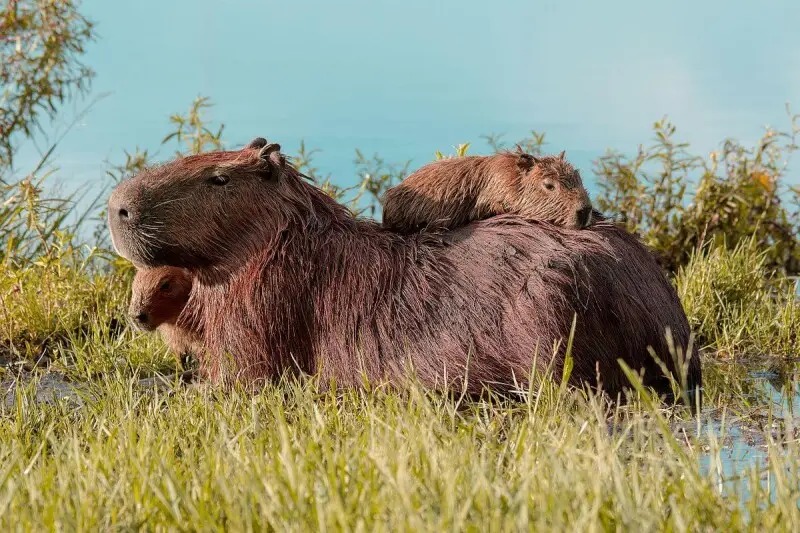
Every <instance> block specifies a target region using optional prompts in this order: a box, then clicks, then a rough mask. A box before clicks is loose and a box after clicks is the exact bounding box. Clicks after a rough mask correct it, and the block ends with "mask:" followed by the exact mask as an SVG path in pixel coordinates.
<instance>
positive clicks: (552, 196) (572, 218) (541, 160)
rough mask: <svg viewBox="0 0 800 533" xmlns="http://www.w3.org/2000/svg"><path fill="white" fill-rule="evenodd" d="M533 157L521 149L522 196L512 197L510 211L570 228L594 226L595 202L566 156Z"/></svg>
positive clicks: (562, 153) (520, 185) (519, 153)
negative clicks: (590, 197)
mask: <svg viewBox="0 0 800 533" xmlns="http://www.w3.org/2000/svg"><path fill="white" fill-rule="evenodd" d="M564 155H565V153H564V152H561V153H560V154H559V155H558V156H542V157H538V156H533V155H530V154H527V153H525V152H523V151H522V150H521V149H520V148H517V152H516V156H517V158H518V159H517V166H518V167H519V169H520V171H521V172H522V177H521V178H520V181H519V193H518V194H516V195H513V196H511V197H508V199H507V200H506V201H507V202H508V203H509V204H510V205H509V206H508V208H507V209H508V210H507V212H512V213H519V214H522V215H525V216H526V217H528V218H532V219H534V220H541V221H545V222H551V223H553V224H556V225H559V226H563V227H566V228H573V229H581V228H585V227H587V226H588V225H590V224H591V223H592V202H591V200H590V199H589V193H588V192H586V188H585V187H584V186H583V181H582V180H581V175H580V172H578V170H576V169H575V168H574V167H573V166H572V165H571V164H570V163H569V162H568V161H567V160H566V158H565V157H564Z"/></svg>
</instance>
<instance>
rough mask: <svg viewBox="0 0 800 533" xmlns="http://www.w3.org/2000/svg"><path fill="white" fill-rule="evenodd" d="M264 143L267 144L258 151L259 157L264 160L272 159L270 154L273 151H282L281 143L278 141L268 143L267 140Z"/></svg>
mask: <svg viewBox="0 0 800 533" xmlns="http://www.w3.org/2000/svg"><path fill="white" fill-rule="evenodd" d="M264 143H265V144H264V145H263V146H261V147H260V148H261V150H260V151H259V152H258V157H260V158H261V159H263V160H264V161H267V160H269V159H270V157H269V156H270V154H271V153H273V152H280V151H281V145H280V144H278V143H268V144H267V143H266V141H264Z"/></svg>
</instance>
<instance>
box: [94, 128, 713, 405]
mask: <svg viewBox="0 0 800 533" xmlns="http://www.w3.org/2000/svg"><path fill="white" fill-rule="evenodd" d="M278 149H279V147H278V146H277V145H274V144H267V143H266V141H264V140H263V139H260V138H259V139H256V140H255V141H253V142H252V143H251V144H250V145H248V146H247V147H245V148H244V149H243V150H241V151H238V152H216V153H209V154H203V155H199V156H189V157H183V158H179V159H176V160H175V161H172V162H170V163H167V164H165V165H162V166H157V167H153V168H150V169H148V170H145V171H143V172H141V173H139V174H138V175H137V176H135V177H134V178H132V179H130V180H128V181H125V182H123V183H121V184H120V185H119V186H118V187H117V188H116V190H115V191H114V193H113V194H112V196H111V198H110V200H109V211H108V212H109V222H110V227H111V230H112V237H113V242H114V244H115V246H116V248H117V250H118V252H119V253H120V254H122V255H123V256H124V257H126V258H128V259H130V260H131V261H132V262H133V263H134V264H135V265H137V266H138V267H156V266H162V265H172V266H176V267H182V268H186V269H188V270H189V271H191V273H192V275H193V276H194V278H195V283H194V287H193V289H192V294H191V297H190V300H189V302H188V304H187V306H186V309H185V311H184V314H183V315H182V317H181V320H182V321H184V322H186V323H189V324H192V326H191V327H192V328H193V329H202V330H204V332H205V335H204V342H205V345H206V348H207V349H208V350H209V353H208V354H207V355H206V356H204V357H203V358H202V359H201V366H202V367H203V369H204V370H205V373H207V375H209V376H210V377H211V378H212V379H214V380H217V381H228V380H232V379H238V380H244V381H246V382H252V381H255V380H259V379H264V378H266V379H271V378H275V377H277V376H279V375H280V374H281V373H283V372H285V371H302V372H305V373H309V374H314V373H317V374H319V375H321V377H322V378H323V380H325V382H329V381H327V380H328V379H329V378H332V379H333V380H335V384H336V385H337V386H358V385H361V384H362V375H365V376H366V377H368V378H370V379H372V380H381V379H386V380H389V381H390V382H395V383H397V382H399V381H400V380H401V379H402V378H403V376H404V374H405V372H406V370H407V369H408V365H409V364H410V365H411V366H412V367H413V368H414V371H415V373H416V375H417V377H418V379H420V380H421V381H422V382H423V383H424V384H425V385H426V386H428V387H431V388H434V389H450V390H453V389H455V390H461V389H462V387H464V388H466V390H467V391H468V392H471V393H475V392H478V391H480V390H481V389H482V388H483V387H484V386H488V387H490V388H492V389H494V390H498V391H506V390H509V389H512V388H513V387H514V383H515V382H517V383H519V384H521V385H523V386H524V384H525V383H526V382H527V379H528V376H529V375H530V372H531V370H532V366H533V365H534V362H535V364H536V366H537V367H538V369H539V370H541V369H543V368H545V367H546V366H547V365H548V364H549V363H551V360H552V364H553V367H554V370H555V375H556V376H560V372H561V370H562V368H563V364H564V358H565V351H566V341H567V337H568V336H569V333H570V329H571V326H572V322H573V316H575V315H577V329H576V333H575V337H574V342H573V350H572V351H573V357H574V369H573V372H572V374H571V377H570V383H572V384H576V385H577V384H580V383H589V384H593V385H597V384H598V381H597V378H598V376H599V378H600V385H601V387H602V389H604V390H606V391H608V392H609V393H612V394H615V393H617V392H620V391H621V390H622V389H623V387H624V386H625V385H626V383H627V380H626V378H625V377H624V375H623V374H622V372H621V370H620V368H619V365H618V363H617V358H621V359H622V360H624V361H625V362H626V363H627V364H628V365H629V366H631V367H632V368H634V369H639V370H643V371H644V380H645V383H646V384H649V385H652V386H654V387H655V388H656V389H657V390H659V391H660V392H666V391H667V381H666V378H665V377H664V375H663V374H662V372H661V371H660V369H659V368H658V367H657V366H656V365H655V364H654V363H653V361H652V360H651V357H650V356H649V355H648V346H652V347H653V349H654V350H655V352H656V353H657V354H658V355H659V356H660V357H661V358H662V359H664V360H665V361H666V363H667V366H668V367H669V368H670V369H671V370H673V371H674V370H675V369H676V366H675V364H674V363H673V361H672V359H671V358H670V356H669V353H668V343H667V342H666V340H665V329H666V328H669V329H670V330H671V335H672V338H673V340H674V343H675V346H677V347H679V348H681V349H683V350H685V349H686V347H687V346H688V345H689V326H688V323H687V319H686V316H685V314H684V311H683V309H682V307H681V304H680V301H679V300H678V297H677V294H676V292H675V290H674V289H673V287H672V286H671V284H670V283H669V281H668V280H667V279H666V277H665V275H664V273H663V272H662V271H661V269H660V268H659V267H658V265H657V264H656V262H655V261H654V260H653V258H652V257H651V255H650V253H649V252H648V250H647V249H646V248H645V247H644V246H643V245H642V244H641V243H640V242H638V241H637V240H636V239H635V238H634V237H633V236H632V235H630V234H628V233H627V232H625V231H624V230H622V229H619V228H617V227H615V226H613V225H612V224H608V223H598V224H595V225H593V226H592V227H591V228H589V229H586V230H580V231H577V230H569V229H565V228H559V227H556V226H552V225H550V224H547V223H536V222H528V221H526V220H524V219H522V218H520V217H518V216H514V215H500V216H497V217H493V218H491V219H488V220H485V221H479V222H473V223H471V224H468V225H467V226H465V227H462V228H459V229H457V230H455V231H449V232H447V231H443V232H433V231H428V232H421V233H416V234H413V235H401V234H398V233H394V232H392V231H389V230H387V229H385V228H382V227H381V226H380V225H378V224H376V223H375V222H372V221H366V220H360V219H356V218H354V217H353V216H351V215H350V214H349V213H348V211H347V210H346V209H345V208H344V207H343V206H341V205H339V204H337V203H336V202H335V201H333V200H332V199H331V198H329V197H328V196H327V195H325V194H324V193H322V192H321V191H320V190H319V189H318V188H316V187H314V186H312V185H310V184H309V183H308V182H306V181H305V180H304V179H302V178H303V176H302V175H300V174H299V173H298V172H296V171H295V170H294V169H293V168H291V167H289V166H287V165H286V163H285V158H284V157H283V156H281V155H280V153H279V151H278ZM226 354H230V357H226ZM691 355H692V357H690V358H689V364H688V381H687V383H688V385H689V387H690V388H691V389H694V388H695V387H699V386H700V384H701V372H700V362H699V360H698V358H697V354H696V353H695V352H694V351H693V352H692V354H691ZM362 373H363V374H362Z"/></svg>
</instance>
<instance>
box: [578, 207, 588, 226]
mask: <svg viewBox="0 0 800 533" xmlns="http://www.w3.org/2000/svg"><path fill="white" fill-rule="evenodd" d="M576 218H577V221H578V227H579V228H585V227H587V226H589V224H591V223H592V207H591V206H589V207H583V208H581V209H578V213H577V217H576Z"/></svg>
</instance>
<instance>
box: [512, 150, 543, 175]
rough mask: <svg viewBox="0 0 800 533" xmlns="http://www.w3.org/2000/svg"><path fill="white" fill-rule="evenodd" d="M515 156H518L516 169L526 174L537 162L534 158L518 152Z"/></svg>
mask: <svg viewBox="0 0 800 533" xmlns="http://www.w3.org/2000/svg"><path fill="white" fill-rule="evenodd" d="M517 155H518V156H519V157H518V158H517V167H518V168H519V169H520V170H521V171H523V172H528V171H529V170H530V169H532V168H533V167H534V165H536V163H538V162H539V160H538V159H537V158H536V157H535V156H532V155H531V154H526V153H525V152H519V153H518V154H517Z"/></svg>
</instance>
